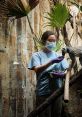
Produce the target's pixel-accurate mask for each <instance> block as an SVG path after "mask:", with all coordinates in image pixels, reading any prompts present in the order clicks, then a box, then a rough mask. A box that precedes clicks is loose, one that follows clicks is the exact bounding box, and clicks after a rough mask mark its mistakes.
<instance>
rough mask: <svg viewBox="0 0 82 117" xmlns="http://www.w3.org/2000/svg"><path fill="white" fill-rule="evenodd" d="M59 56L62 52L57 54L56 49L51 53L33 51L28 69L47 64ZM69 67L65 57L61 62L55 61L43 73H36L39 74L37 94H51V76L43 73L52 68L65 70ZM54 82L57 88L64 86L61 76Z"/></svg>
mask: <svg viewBox="0 0 82 117" xmlns="http://www.w3.org/2000/svg"><path fill="white" fill-rule="evenodd" d="M59 56H60V54H57V53H56V52H54V51H52V52H49V53H45V52H44V51H39V52H35V53H33V55H32V57H31V59H30V62H29V63H28V69H33V68H34V67H37V66H40V65H43V64H46V63H47V62H49V61H51V60H53V59H55V58H57V57H59ZM68 67H69V64H68V62H67V60H66V59H63V60H62V61H61V62H59V63H54V64H53V65H51V66H49V67H48V68H47V69H46V70H44V71H43V72H42V73H39V74H36V76H37V85H36V94H37V95H39V96H41V95H46V94H50V88H49V78H48V76H47V75H43V74H44V73H47V72H48V71H50V70H52V69H53V70H55V71H65V70H66V69H67V68H68ZM54 82H55V84H56V85H57V88H60V87H61V86H62V80H61V78H57V79H56V80H54Z"/></svg>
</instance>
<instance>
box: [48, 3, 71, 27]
mask: <svg viewBox="0 0 82 117" xmlns="http://www.w3.org/2000/svg"><path fill="white" fill-rule="evenodd" d="M68 18H69V11H68V9H67V8H66V6H65V5H62V4H60V3H58V4H56V5H55V6H54V7H53V9H52V11H51V13H48V17H47V19H48V20H49V24H51V26H53V27H58V28H63V27H64V25H65V23H66V21H67V19H68Z"/></svg>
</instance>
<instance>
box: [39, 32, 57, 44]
mask: <svg viewBox="0 0 82 117" xmlns="http://www.w3.org/2000/svg"><path fill="white" fill-rule="evenodd" d="M50 35H55V33H54V32H52V31H46V32H44V33H43V35H42V38H41V42H42V44H43V45H45V43H46V41H47V39H48V37H49V36H50Z"/></svg>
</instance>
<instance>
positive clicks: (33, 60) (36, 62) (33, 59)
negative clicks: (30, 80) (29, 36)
mask: <svg viewBox="0 0 82 117" xmlns="http://www.w3.org/2000/svg"><path fill="white" fill-rule="evenodd" d="M39 65H40V57H39V56H38V54H37V53H34V54H33V55H32V57H31V59H30V61H29V63H28V69H31V70H32V69H33V68H34V67H36V66H39Z"/></svg>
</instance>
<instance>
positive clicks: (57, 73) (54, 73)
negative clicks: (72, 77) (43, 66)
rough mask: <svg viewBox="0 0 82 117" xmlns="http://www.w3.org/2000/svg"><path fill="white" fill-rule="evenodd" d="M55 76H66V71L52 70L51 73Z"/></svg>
mask: <svg viewBox="0 0 82 117" xmlns="http://www.w3.org/2000/svg"><path fill="white" fill-rule="evenodd" d="M50 74H51V75H52V76H53V77H60V78H61V77H64V76H65V73H64V72H56V71H55V72H51V73H50Z"/></svg>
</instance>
